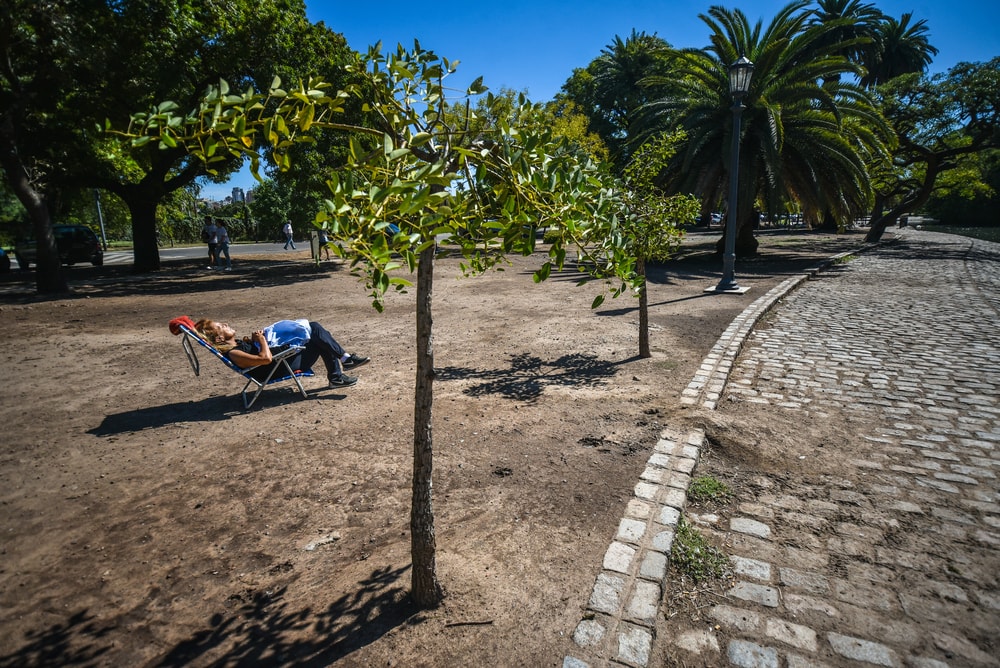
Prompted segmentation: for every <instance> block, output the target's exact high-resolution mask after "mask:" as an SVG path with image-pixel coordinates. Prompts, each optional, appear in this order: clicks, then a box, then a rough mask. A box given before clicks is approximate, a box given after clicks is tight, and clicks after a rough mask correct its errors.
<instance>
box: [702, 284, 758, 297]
mask: <svg viewBox="0 0 1000 668" xmlns="http://www.w3.org/2000/svg"><path fill="white" fill-rule="evenodd" d="M749 290H750V286H749V285H736V286H733V287H731V288H725V289H722V288H719V286H718V285H713V286H711V287H709V288H705V292H717V293H718V294H720V295H743V294H746V293H747V292H748V291H749Z"/></svg>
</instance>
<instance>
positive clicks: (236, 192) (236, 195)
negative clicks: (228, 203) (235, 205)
mask: <svg viewBox="0 0 1000 668" xmlns="http://www.w3.org/2000/svg"><path fill="white" fill-rule="evenodd" d="M245 200H246V195H245V194H244V193H243V188H233V201H234V202H243V201H245Z"/></svg>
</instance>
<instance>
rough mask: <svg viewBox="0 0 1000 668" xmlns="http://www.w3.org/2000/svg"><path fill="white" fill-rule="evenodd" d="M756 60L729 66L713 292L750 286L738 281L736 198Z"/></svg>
mask: <svg viewBox="0 0 1000 668" xmlns="http://www.w3.org/2000/svg"><path fill="white" fill-rule="evenodd" d="M752 75H753V63H751V62H750V61H749V60H747V57H746V56H740V59H739V60H737V61H736V62H735V63H733V64H732V65H730V66H729V92H730V94H731V95H732V96H733V145H732V149H731V152H730V162H729V202H728V210H727V211H726V252H725V255H723V256H722V280H721V281H719V284H718V285H717V286H715V288H714V289H713V290H712V291H713V292H729V293H736V294H743V293H744V292H746V291H747V290H749V289H750V288H748V287H746V288H743V287H740V286H739V285H738V284H737V283H736V275H735V274H736V215H737V214H736V208H737V207H736V197H737V190H738V186H739V169H740V116H741V115H742V114H743V109H744V107H743V96H744V95H746V94H747V92H748V91H749V90H750V77H751V76H752Z"/></svg>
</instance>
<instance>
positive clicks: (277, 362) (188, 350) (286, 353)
mask: <svg viewBox="0 0 1000 668" xmlns="http://www.w3.org/2000/svg"><path fill="white" fill-rule="evenodd" d="M179 328H180V330H181V333H182V334H183V335H184V336H183V337H182V339H181V347H182V348H184V353H185V354H186V355H187V358H188V362H189V363H190V364H191V369H192V370H193V371H194V375H196V376H200V375H201V363H200V361H199V360H198V355H197V354H196V353H195V348H194V346H193V345H192V343H191V342H192V341H194V342H195V343H197V344H198V345H199V346H201V347H202V348H204V349H205V350H207V351H209V352H210V353H211V354H212V355H213V356H214V357H215V358H216V359H219V360H221V361H222V363H223V364H225V365H226V366H227V367H229V368H230V369H232V370H233V371H235V372H236V373H238V374H240V376H242V377H243V378H246V381H247V382H246V385H244V386H243V391H242V392H241V393H240V394H241V396H242V397H243V406H244V408H247V409H249V408H250V407H251V406H253V405H254V402H256V401H257V398H258V397H260V395H261V393H262V392H263V391H264V388H265V387H267V386H268V385H273V384H275V383H280V382H282V381H286V380H293V381H295V385H296V387H298V388H299V392H301V393H302V396H303V397H305V398H306V399H308V398H309V395H308V394H306V389H305V388H304V387H302V381H301V380H299V379H300V378H303V377H306V378H308V377H310V376H314V375H315V374H314V373H313V372H312V370H311V369H306V370H297V369H293V368H292V366H291V365H290V364H289V363H288V360H289V359H291V358H292V357H295V355H297V354H298V353H299V352H300V351H301V350H302V349H303V348H304V346H291V347H290V348H288V349H286V350H282V351H281V352H279V353H277V354H276V355H274V356H273V362H274V363H273V364H272V365H271V373H269V374H268V375H267V378H266V379H264V380H263V381H261V380H258V379H257V378H254V377H253V376H251V375H250V373H251V372H252V371H254V368H250V369H241V368H240V367H238V366H236V365H235V364H233V362H232V361H231V360H230V359H229V358H228V357H226V356H225V355H223V354H222V353H220V352H219V351H218V350H216V349H215V348H214V347H212V345H211V344H209V343H208V341H206V340H205V339H203V338H202V337H201V336H199V335H198V333H197V332H196V331H194V330H193V329H191V328H190V327H188V326H186V325H179ZM258 368H259V367H258ZM279 369H281V370H283V371H284V372H285V373H284V375H282V376H279V377H277V378H275V374H277V373H278V370H279ZM251 385H255V386H256V390H254V392H253V396H250V397H248V396H247V390H248V389H249V388H250V386H251Z"/></svg>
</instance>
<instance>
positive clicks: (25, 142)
mask: <svg viewBox="0 0 1000 668" xmlns="http://www.w3.org/2000/svg"><path fill="white" fill-rule="evenodd" d="M0 56H2V58H0V60H2V62H4V64H5V66H4V67H2V68H0V98H2V99H3V101H4V105H3V111H2V112H0V113H2V114H3V115H2V116H0V145H2V146H3V147H4V148H3V150H2V151H0V153H2V154H3V155H5V156H8V159H7V161H6V164H5V169H4V171H5V174H6V176H7V178H8V179H9V180H10V181H11V183H12V187H15V189H16V190H17V191H18V192H19V198H21V199H22V201H23V202H27V205H28V206H29V208H30V210H32V211H34V212H35V213H34V214H33V216H32V217H33V219H36V220H37V221H39V222H37V223H36V225H35V231H36V236H38V238H39V240H40V241H41V242H42V243H41V246H40V254H41V256H42V257H47V255H46V252H45V251H44V249H45V247H46V245H47V240H48V237H49V236H50V233H49V232H47V230H48V227H49V225H50V223H51V221H50V220H45V219H44V218H45V214H49V215H51V212H52V211H53V210H54V209H55V207H54V206H53V205H52V201H53V200H55V199H57V196H58V193H59V192H60V191H61V190H67V189H80V188H88V189H89V188H93V187H97V188H100V189H102V190H107V191H111V192H113V193H115V194H116V195H117V196H118V197H119V198H121V200H122V201H124V202H125V203H126V205H127V206H128V208H129V210H130V212H131V216H132V239H133V243H134V261H135V267H136V269H138V270H152V269H157V268H159V254H158V251H157V247H156V234H155V231H156V207H157V205H158V203H159V202H160V200H161V199H162V198H163V197H164V196H165V195H166V194H167V193H170V192H173V191H175V190H177V189H179V188H182V187H184V186H186V185H188V184H190V183H191V182H192V181H193V180H194V179H196V178H198V177H201V176H205V175H218V176H219V177H220V178H221V177H223V176H224V175H225V174H226V173H229V172H231V171H233V170H235V169H236V168H238V167H239V165H240V161H239V160H233V159H231V158H230V157H228V156H227V157H223V155H222V154H219V155H218V156H215V157H213V159H212V161H211V162H209V163H208V164H205V163H202V162H200V161H197V160H191V159H190V158H189V157H188V156H187V154H186V153H184V152H183V151H177V150H160V149H159V148H157V147H155V146H140V147H135V148H134V150H132V151H129V152H127V153H123V152H122V151H121V150H120V148H119V147H116V146H114V145H112V144H109V143H108V142H106V141H102V139H101V138H100V136H99V134H98V133H96V132H95V131H94V128H95V127H98V126H100V125H103V123H104V121H105V120H106V119H110V120H111V121H112V123H114V124H116V125H119V126H122V125H124V124H125V123H126V122H127V121H128V114H129V113H130V111H132V110H134V109H137V108H141V107H143V106H152V105H153V104H154V102H155V101H159V100H163V99H172V100H175V101H176V102H177V103H179V104H181V105H183V106H185V107H189V108H194V107H195V106H196V105H197V102H198V100H199V99H200V97H201V95H202V94H203V93H204V91H205V90H206V87H207V86H208V85H210V84H213V83H216V84H217V82H218V81H219V79H220V78H225V79H226V80H228V81H230V82H232V83H233V84H234V86H236V87H238V89H241V90H242V89H243V88H245V87H246V86H248V85H254V86H258V87H265V86H266V85H267V83H268V82H270V80H271V78H272V77H273V76H274V75H275V74H279V75H290V74H293V73H295V74H298V73H303V72H309V73H318V74H322V75H324V76H327V78H328V79H331V80H332V79H333V78H334V77H335V76H337V75H338V74H339V73H340V72H342V69H341V68H340V66H341V65H343V64H344V63H345V62H347V61H348V60H350V59H352V58H354V57H355V54H353V52H352V51H350V49H348V48H347V45H346V43H345V41H344V39H343V37H342V36H340V35H337V34H336V33H333V32H332V31H330V30H329V29H327V28H326V27H325V26H323V24H317V25H314V24H312V23H311V22H309V20H308V19H307V17H306V15H305V4H304V2H303V0H259V1H254V2H250V1H249V0H205V1H203V2H197V3H177V2H174V1H173V0H142V1H139V0H121V1H119V2H114V3H106V2H77V1H76V0H45V1H44V2H37V1H35V0H12V1H11V2H10V3H4V5H3V8H2V9H0ZM323 155H335V152H333V151H329V152H326V153H324V154H323ZM342 155H343V152H342V151H341V156H342ZM11 156H12V157H11ZM15 159H16V160H17V161H19V162H20V163H22V164H20V165H18V164H10V163H11V160H15ZM341 159H342V157H341ZM126 163H127V164H129V165H130V169H128V170H123V169H122V166H123V164H126ZM7 164H9V165H10V167H9V168H8V167H7ZM29 187H30V188H29ZM53 248H54V246H53ZM59 271H60V269H59V265H58V261H57V260H56V261H54V263H53V262H52V261H49V262H46V263H43V261H42V259H41V258H40V260H39V269H38V272H37V275H38V281H39V289H41V290H45V291H48V290H51V289H55V290H62V289H65V281H63V280H60V279H59V278H58V277H59ZM50 282H51V285H50V284H49V283H50Z"/></svg>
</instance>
